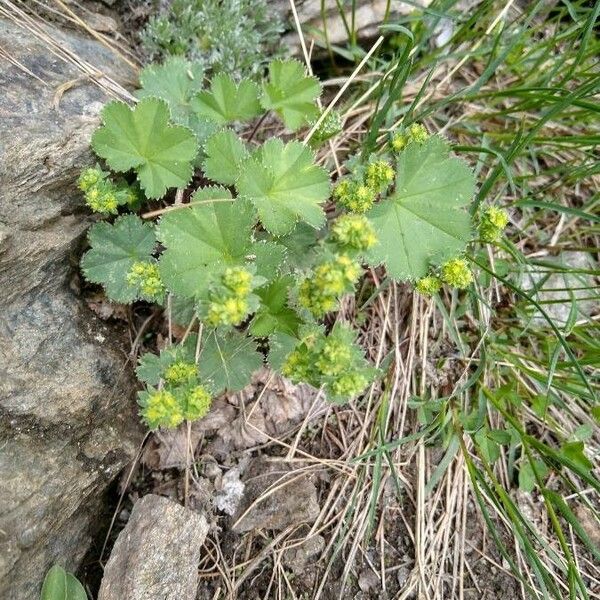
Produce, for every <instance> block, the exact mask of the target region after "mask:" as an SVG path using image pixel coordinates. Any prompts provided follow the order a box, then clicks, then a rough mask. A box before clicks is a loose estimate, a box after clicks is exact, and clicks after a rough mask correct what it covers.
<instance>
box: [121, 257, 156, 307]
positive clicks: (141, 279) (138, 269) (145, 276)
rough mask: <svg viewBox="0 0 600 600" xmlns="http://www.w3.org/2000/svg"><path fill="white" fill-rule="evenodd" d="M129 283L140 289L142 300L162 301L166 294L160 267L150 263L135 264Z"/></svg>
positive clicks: (138, 262) (130, 270) (132, 266)
mask: <svg viewBox="0 0 600 600" xmlns="http://www.w3.org/2000/svg"><path fill="white" fill-rule="evenodd" d="M127 283H128V284H129V285H130V286H132V287H136V288H138V289H139V293H140V295H141V296H142V298H144V299H146V300H150V301H153V300H160V299H161V298H162V296H163V294H164V292H165V286H164V284H163V282H162V280H161V278H160V273H159V270H158V265H157V264H156V263H153V262H150V261H143V260H140V261H136V262H134V263H133V265H131V269H129V273H128V274H127Z"/></svg>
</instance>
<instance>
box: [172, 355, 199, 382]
mask: <svg viewBox="0 0 600 600" xmlns="http://www.w3.org/2000/svg"><path fill="white" fill-rule="evenodd" d="M197 375H198V368H197V367H196V365H195V364H194V363H192V362H187V361H185V360H176V361H175V362H174V363H172V364H170V365H169V366H168V367H167V369H166V370H165V381H166V382H167V383H171V384H173V385H180V384H182V383H186V382H187V381H190V379H193V378H194V377H196V376H197Z"/></svg>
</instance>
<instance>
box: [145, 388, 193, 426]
mask: <svg viewBox="0 0 600 600" xmlns="http://www.w3.org/2000/svg"><path fill="white" fill-rule="evenodd" d="M141 415H142V417H143V419H144V420H145V421H146V423H147V424H148V427H150V429H156V428H157V427H167V428H172V427H177V426H178V425H179V424H180V423H181V422H182V421H183V411H182V410H181V406H179V403H178V402H177V399H176V398H175V396H174V395H173V394H172V393H171V392H168V391H166V390H160V391H154V392H152V393H151V394H150V396H149V397H148V401H147V403H146V406H145V407H144V408H143V409H142V411H141Z"/></svg>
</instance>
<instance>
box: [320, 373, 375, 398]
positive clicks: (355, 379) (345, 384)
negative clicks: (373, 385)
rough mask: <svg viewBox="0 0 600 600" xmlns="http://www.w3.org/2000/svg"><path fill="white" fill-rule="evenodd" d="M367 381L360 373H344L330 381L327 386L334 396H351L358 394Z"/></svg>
mask: <svg viewBox="0 0 600 600" xmlns="http://www.w3.org/2000/svg"><path fill="white" fill-rule="evenodd" d="M368 383H369V382H368V380H367V378H366V377H365V376H364V375H362V374H361V373H346V374H344V375H342V376H341V377H338V378H337V379H335V380H334V381H333V382H331V384H330V386H329V387H330V390H331V392H332V394H333V395H334V396H343V397H346V398H352V397H353V396H356V395H357V394H360V392H362V391H363V390H364V389H365V388H366V387H367V385H368Z"/></svg>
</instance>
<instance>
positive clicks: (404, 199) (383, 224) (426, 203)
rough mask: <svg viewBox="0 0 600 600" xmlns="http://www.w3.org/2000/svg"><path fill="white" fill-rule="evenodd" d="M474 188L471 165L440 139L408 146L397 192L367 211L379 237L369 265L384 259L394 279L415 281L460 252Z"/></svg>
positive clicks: (468, 232) (400, 164)
mask: <svg viewBox="0 0 600 600" xmlns="http://www.w3.org/2000/svg"><path fill="white" fill-rule="evenodd" d="M474 186H475V183H474V177H473V173H472V172H471V170H470V169H469V167H468V166H467V164H466V163H464V162H463V161H461V160H459V159H458V158H455V157H451V156H449V148H448V144H447V143H446V142H445V141H444V140H442V139H441V138H440V137H438V136H432V137H430V138H429V139H428V140H427V141H426V142H424V143H423V144H410V145H409V146H408V147H407V148H406V150H404V151H403V152H402V153H401V154H400V156H399V157H398V164H397V179H396V191H395V192H394V193H393V194H392V196H391V197H390V198H387V199H385V200H382V201H381V202H380V203H379V204H377V205H375V206H374V207H373V208H372V209H371V210H370V211H369V213H368V214H367V216H368V217H369V218H370V219H371V221H372V223H373V226H374V228H375V231H376V233H377V236H378V238H379V244H377V245H376V246H375V247H374V248H373V249H372V250H370V251H369V253H368V258H369V262H370V264H372V265H378V264H380V263H384V264H385V266H386V269H387V272H388V274H389V275H390V276H391V277H393V278H394V279H397V280H407V279H408V280H411V281H414V280H416V279H419V278H421V277H424V276H425V275H426V274H427V272H428V270H429V267H430V266H431V265H434V266H437V265H440V264H441V263H443V262H444V261H446V260H448V259H450V258H453V257H455V256H456V255H458V254H460V253H461V252H462V251H463V250H464V249H465V246H466V244H467V242H468V241H469V239H470V236H471V218H470V216H469V213H468V212H467V210H466V208H467V206H468V204H469V202H470V200H471V197H472V196H473V192H474Z"/></svg>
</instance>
